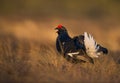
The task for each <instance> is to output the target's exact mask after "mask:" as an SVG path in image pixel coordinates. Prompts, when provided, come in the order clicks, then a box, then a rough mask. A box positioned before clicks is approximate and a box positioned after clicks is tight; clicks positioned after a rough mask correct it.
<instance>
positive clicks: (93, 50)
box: [84, 32, 99, 58]
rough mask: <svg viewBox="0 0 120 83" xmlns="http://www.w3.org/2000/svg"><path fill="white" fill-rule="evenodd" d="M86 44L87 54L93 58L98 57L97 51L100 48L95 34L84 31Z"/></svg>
mask: <svg viewBox="0 0 120 83" xmlns="http://www.w3.org/2000/svg"><path fill="white" fill-rule="evenodd" d="M84 44H85V48H86V53H87V55H88V56H89V57H91V58H97V57H98V55H97V51H98V49H99V46H97V43H96V41H95V40H94V38H93V36H92V35H90V34H88V33H87V32H84Z"/></svg>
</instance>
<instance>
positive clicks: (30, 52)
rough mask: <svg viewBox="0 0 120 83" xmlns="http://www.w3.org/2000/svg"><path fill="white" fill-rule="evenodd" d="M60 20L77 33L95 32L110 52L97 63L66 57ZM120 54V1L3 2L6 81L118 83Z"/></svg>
mask: <svg viewBox="0 0 120 83" xmlns="http://www.w3.org/2000/svg"><path fill="white" fill-rule="evenodd" d="M58 24H62V25H63V26H65V27H66V28H67V29H68V32H69V34H70V36H71V37H74V36H76V35H80V34H83V33H84V32H85V31H86V32H88V33H91V34H92V35H93V37H94V38H95V40H96V41H97V43H100V44H101V45H103V46H104V47H106V48H108V50H109V54H108V56H101V57H100V58H99V59H97V60H95V64H94V65H91V64H90V63H86V64H81V65H80V64H78V65H74V64H70V63H69V62H67V61H65V59H63V57H60V56H58V54H57V53H56V48H55V41H56V37H57V34H56V32H55V31H54V28H55V27H56V26H57V25H58ZM119 55H120V0H0V82H1V83H35V82H36V83H41V82H48V83H50V82H52V83H53V82H55V83H56V82H65V83H67V82H72V83H74V82H75V83H76V82H83V83H86V82H88V83H90V82H91V83H94V82H95V83H97V82H98V83H99V82H101V83H110V82H113V83H118V82H119V81H120V56H119ZM41 71H42V72H41ZM78 72H79V74H78ZM56 75H57V76H56ZM63 75H64V77H63ZM6 78H7V80H6ZM40 78H41V79H40ZM69 79H71V80H69ZM106 81H107V82H106Z"/></svg>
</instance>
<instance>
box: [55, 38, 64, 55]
mask: <svg viewBox="0 0 120 83" xmlns="http://www.w3.org/2000/svg"><path fill="white" fill-rule="evenodd" d="M56 49H57V51H58V52H59V53H60V54H62V53H63V47H62V44H61V42H60V40H59V38H57V39H56Z"/></svg>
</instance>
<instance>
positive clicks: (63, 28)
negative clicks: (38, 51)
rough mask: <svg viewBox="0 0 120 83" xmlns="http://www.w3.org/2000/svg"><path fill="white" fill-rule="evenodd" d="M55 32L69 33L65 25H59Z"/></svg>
mask: <svg viewBox="0 0 120 83" xmlns="http://www.w3.org/2000/svg"><path fill="white" fill-rule="evenodd" d="M55 30H57V32H56V33H58V34H61V33H64V32H67V30H66V28H65V27H64V26H63V25H61V24H59V25H58V26H57V27H56V28H55Z"/></svg>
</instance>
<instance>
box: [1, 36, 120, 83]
mask: <svg viewBox="0 0 120 83" xmlns="http://www.w3.org/2000/svg"><path fill="white" fill-rule="evenodd" d="M118 55H119V53H117V52H116V53H114V52H110V53H109V55H108V56H103V55H102V56H101V57H100V58H99V59H95V64H94V65H93V64H90V63H85V64H82V63H81V64H72V63H69V62H67V61H66V60H65V59H64V58H63V57H62V56H61V55H59V54H57V53H56V51H55V47H54V45H52V44H50V43H47V44H41V43H39V42H37V41H28V40H20V39H17V38H16V37H15V36H13V35H11V36H10V35H6V36H5V35H0V82H1V83H21V82H22V83H35V82H36V83H41V82H46V83H50V82H52V83H56V82H62V83H63V82H69V83H76V82H81V83H83V82H85V83H93V82H96V83H101V82H102V83H110V82H114V83H119V81H120V76H119V74H120V63H118V57H119V56H118ZM116 56H117V58H114V59H113V57H116ZM119 60H120V58H119ZM6 79H7V80H6Z"/></svg>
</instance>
